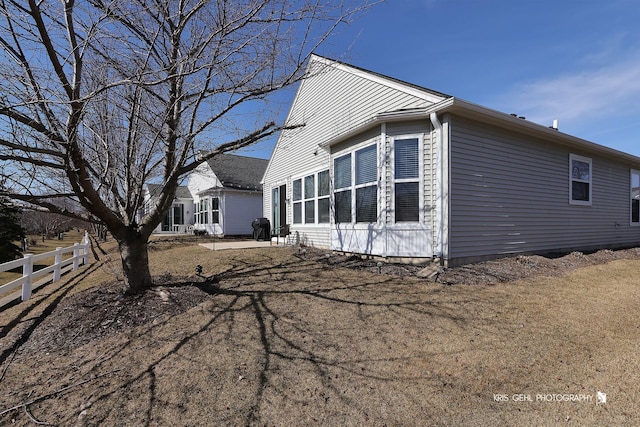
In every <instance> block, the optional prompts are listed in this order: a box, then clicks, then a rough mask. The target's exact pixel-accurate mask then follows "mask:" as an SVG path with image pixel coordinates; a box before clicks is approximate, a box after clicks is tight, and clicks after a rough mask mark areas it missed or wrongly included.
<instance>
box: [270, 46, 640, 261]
mask: <svg viewBox="0 0 640 427" xmlns="http://www.w3.org/2000/svg"><path fill="white" fill-rule="evenodd" d="M307 73H308V77H307V78H306V79H304V80H303V81H302V82H301V84H300V86H299V87H298V91H297V94H296V96H295V98H294V100H293V104H292V106H291V109H290V111H289V113H288V116H287V119H286V124H287V125H290V126H292V127H295V128H294V129H290V130H286V131H283V132H282V133H281V135H280V136H279V139H278V141H277V143H276V145H275V148H274V151H273V153H272V156H271V158H270V160H269V164H268V166H267V168H266V171H265V174H264V178H263V181H262V182H263V188H264V192H263V203H264V206H263V210H264V214H265V216H267V217H268V218H269V219H270V220H271V224H272V227H273V229H274V231H275V232H276V234H279V236H278V238H280V237H285V236H286V238H287V239H288V240H289V241H291V242H297V243H304V244H307V245H312V246H317V247H324V248H330V249H332V250H336V251H341V252H351V253H358V254H365V255H371V256H378V257H384V258H411V259H413V260H415V259H417V260H424V261H428V260H439V261H441V262H442V263H445V264H450V263H453V264H459V263H465V262H472V261H478V260H483V259H489V258H495V257H499V256H506V255H513V254H525V253H547V252H564V251H572V250H595V249H598V248H617V247H626V246H637V245H640V218H639V213H638V211H639V206H638V204H639V203H640V200H639V193H640V158H639V157H636V156H633V155H630V154H627V153H623V152H620V151H617V150H613V149H611V148H608V147H605V146H602V145H598V144H596V143H593V142H589V141H586V140H583V139H580V138H577V137H574V136H571V135H568V134H565V133H562V132H560V131H559V130H558V129H557V128H553V127H549V126H545V125H540V124H536V123H533V122H531V121H528V120H525V119H523V118H518V117H516V116H514V115H511V114H506V113H502V112H499V111H495V110H492V109H489V108H486V107H483V106H480V105H477V104H474V103H471V102H468V101H465V100H462V99H459V98H456V97H453V96H449V95H446V94H443V93H440V92H437V91H433V90H430V89H427V88H423V87H420V86H416V85H413V84H410V83H406V82H402V81H399V80H397V79H394V78H391V77H388V76H383V75H380V74H378V73H375V72H371V71H367V70H363V69H361V68H358V67H355V66H352V65H349V64H345V63H342V62H338V61H334V60H331V59H327V58H323V57H320V56H314V57H312V59H311V60H310V62H309V65H308V68H307Z"/></svg>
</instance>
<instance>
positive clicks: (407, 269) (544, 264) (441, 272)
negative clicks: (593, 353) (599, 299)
mask: <svg viewBox="0 0 640 427" xmlns="http://www.w3.org/2000/svg"><path fill="white" fill-rule="evenodd" d="M297 253H298V256H303V257H309V259H312V260H314V261H316V262H319V263H323V264H326V265H332V266H338V267H343V268H349V269H355V270H360V271H366V272H369V273H373V274H383V275H393V276H414V277H416V276H419V273H420V272H421V271H422V270H424V269H425V266H424V265H411V264H398V263H389V262H384V261H376V260H372V259H366V258H363V257H360V256H356V255H344V254H337V253H331V252H329V251H322V250H318V249H315V248H303V249H299V250H298V251H297ZM619 259H640V248H631V249H622V250H616V251H613V250H610V249H604V250H600V251H597V252H592V253H583V252H571V253H569V254H563V255H557V256H553V257H544V256H540V255H519V256H514V257H505V258H500V259H496V260H491V261H484V262H479V263H475V264H467V265H461V266H458V267H452V268H437V267H432V268H429V269H428V270H431V271H432V272H433V274H430V275H429V277H425V278H426V279H429V280H431V281H434V282H437V283H442V284H445V285H488V284H495V283H505V282H512V281H515V280H520V279H525V278H528V277H533V276H558V275H564V274H567V273H569V272H571V271H574V270H576V269H578V268H582V267H586V266H589V265H598V264H604V263H607V262H611V261H614V260H619Z"/></svg>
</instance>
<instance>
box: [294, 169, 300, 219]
mask: <svg viewBox="0 0 640 427" xmlns="http://www.w3.org/2000/svg"><path fill="white" fill-rule="evenodd" d="M293 223H294V224H301V223H302V179H296V180H295V181H293Z"/></svg>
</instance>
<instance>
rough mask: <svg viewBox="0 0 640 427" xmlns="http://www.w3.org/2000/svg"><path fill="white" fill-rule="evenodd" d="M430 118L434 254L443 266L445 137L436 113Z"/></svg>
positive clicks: (444, 262)
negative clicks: (434, 163) (434, 161)
mask: <svg viewBox="0 0 640 427" xmlns="http://www.w3.org/2000/svg"><path fill="white" fill-rule="evenodd" d="M430 119H431V124H432V125H433V127H434V129H435V131H436V132H435V133H436V134H435V143H434V145H435V154H436V173H435V179H436V183H435V184H436V185H435V191H434V193H435V198H436V200H435V215H434V219H435V221H434V222H435V224H434V225H435V228H436V230H435V231H436V235H435V242H434V243H435V244H434V248H433V249H434V256H436V257H439V258H440V263H441V264H442V265H444V266H445V267H446V266H447V263H448V259H447V258H448V254H447V253H446V252H445V239H446V236H445V233H446V231H445V230H446V229H448V227H446V228H445V223H446V220H447V219H448V216H447V215H446V212H445V209H443V207H444V203H443V202H444V197H445V193H444V183H445V182H446V180H445V179H444V175H443V162H444V156H443V154H444V139H445V135H443V129H442V123H440V120H438V115H437V114H436V113H435V112H433V113H431V115H430Z"/></svg>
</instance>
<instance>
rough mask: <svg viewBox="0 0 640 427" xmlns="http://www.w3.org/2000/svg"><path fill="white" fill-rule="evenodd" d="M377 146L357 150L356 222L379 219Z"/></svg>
mask: <svg viewBox="0 0 640 427" xmlns="http://www.w3.org/2000/svg"><path fill="white" fill-rule="evenodd" d="M377 158H378V156H377V152H376V146H375V145H370V146H369V147H366V148H363V149H362V150H358V151H356V156H355V169H356V182H355V188H356V222H376V221H377V220H378V160H377Z"/></svg>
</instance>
